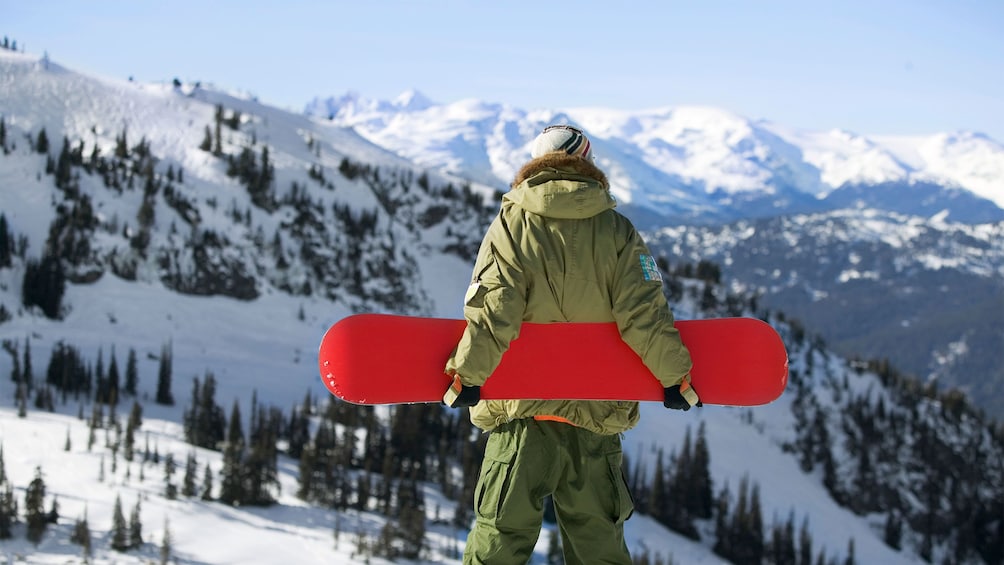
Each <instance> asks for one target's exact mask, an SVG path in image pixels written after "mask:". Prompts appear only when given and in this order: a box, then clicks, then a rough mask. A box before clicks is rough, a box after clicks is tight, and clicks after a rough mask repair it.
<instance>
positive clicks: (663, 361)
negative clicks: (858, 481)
mask: <svg viewBox="0 0 1004 565" xmlns="http://www.w3.org/2000/svg"><path fill="white" fill-rule="evenodd" d="M530 153H531V157H532V159H531V160H530V161H529V162H528V163H527V164H526V165H524V166H523V168H522V169H521V170H520V171H519V172H518V173H517V175H516V178H515V181H514V182H513V184H512V190H510V191H509V192H508V193H507V194H505V196H503V198H502V208H501V210H500V212H499V214H498V216H497V217H496V218H495V220H494V221H493V222H492V224H491V226H490V227H489V228H488V232H487V233H486V234H485V237H484V240H483V241H482V244H481V249H480V251H479V253H478V258H477V261H476V263H475V266H474V273H473V277H472V282H471V286H470V287H469V288H468V290H467V294H466V296H465V298H464V317H465V318H466V319H467V329H466V330H465V331H464V334H463V336H462V337H461V339H460V342H459V344H458V345H457V348H456V350H455V351H454V353H453V355H452V356H451V357H450V359H449V361H448V362H447V365H446V371H447V373H449V374H451V375H453V376H454V380H453V384H452V385H451V387H450V388H449V390H447V391H446V393H445V394H444V397H443V401H444V402H445V403H446V404H447V405H449V406H452V407H464V406H469V407H470V414H471V421H472V422H473V423H474V424H475V425H476V426H478V427H480V428H482V429H483V430H486V431H491V432H492V433H491V435H490V436H489V438H488V444H487V446H486V450H485V459H484V462H483V463H482V467H481V474H480V477H479V479H478V485H477V489H476V491H475V500H474V506H475V514H476V521H475V524H474V528H473V529H472V530H471V533H470V535H469V536H468V538H467V548H466V550H465V552H464V563H469V564H477V563H488V564H491V565H499V564H510V563H526V562H527V561H528V560H529V559H530V557H531V554H532V552H533V547H534V545H535V543H536V541H537V538H538V536H539V533H540V527H541V522H542V518H543V505H544V499H545V497H546V496H547V495H551V496H552V499H553V501H554V508H555V513H556V516H557V519H558V526H559V528H560V530H561V536H562V541H563V550H564V557H565V563H567V564H569V565H571V564H576V563H589V564H597V563H617V564H624V565H630V564H631V558H630V555H629V554H628V550H627V545H626V543H625V541H624V521H625V520H626V519H627V518H628V516H630V514H631V512H632V511H633V509H634V507H633V503H632V501H631V496H630V493H629V492H628V490H627V486H626V483H625V482H624V478H623V476H622V474H621V442H620V436H619V434H620V433H621V432H624V431H626V430H628V429H630V428H632V427H634V426H635V424H637V422H638V403H637V402H628V401H620V402H614V401H570V400H549V401H540V400H492V401H483V402H481V401H480V386H481V384H483V383H484V382H485V381H486V380H487V379H488V378H489V376H491V374H492V372H493V371H494V370H495V367H496V366H497V365H498V363H499V361H500V360H501V358H502V355H503V353H505V351H506V350H507V349H508V347H509V343H510V342H511V341H512V340H513V339H515V338H516V337H517V335H518V334H519V330H520V325H521V323H522V322H543V323H550V322H611V321H614V322H616V323H617V325H618V327H619V328H620V333H621V337H622V338H623V339H624V341H625V342H626V343H627V344H628V345H630V346H631V348H632V349H634V351H635V352H636V353H638V355H639V356H640V357H641V359H642V360H643V361H644V363H645V365H646V366H648V368H649V369H650V370H651V371H652V374H653V375H655V377H656V378H657V379H659V381H660V382H661V383H662V385H663V386H664V387H665V402H664V404H665V405H666V407H668V408H674V409H682V410H688V409H690V407H691V406H694V405H698V404H699V399H698V397H697V394H696V393H695V391H694V390H693V388H692V387H690V386H689V384H690V381H689V373H690V368H691V361H690V354H689V353H688V351H687V349H686V347H684V345H683V343H682V342H681V341H680V336H679V333H678V332H677V330H676V329H675V327H674V325H673V315H672V313H671V312H670V309H669V305H668V304H667V302H666V298H665V296H664V295H663V293H662V279H661V277H660V275H659V270H658V268H657V267H656V265H655V260H654V259H653V257H652V255H651V253H650V252H649V250H648V248H647V246H646V245H645V243H644V241H642V239H641V237H640V236H639V234H638V232H637V231H636V230H635V228H634V227H633V226H632V225H631V223H630V222H629V221H628V220H627V219H626V218H625V217H624V216H622V215H620V214H619V213H617V212H615V211H614V209H613V208H614V206H615V202H614V199H613V197H612V196H611V195H610V192H609V185H608V183H607V179H606V175H604V174H603V172H602V171H600V169H599V168H597V167H596V165H595V164H594V163H593V156H592V146H591V144H590V142H589V139H588V138H587V137H586V136H585V135H584V134H583V133H582V131H580V130H579V129H576V128H574V127H571V126H566V125H558V126H551V127H548V128H546V129H545V130H544V131H543V132H542V133H541V134H540V135H539V136H538V137H537V138H536V139H535V140H534V142H533V146H532V148H531V152H530ZM568 347H573V348H574V347H575V344H574V343H569V344H568ZM540 378H542V379H546V378H548V376H547V375H540Z"/></svg>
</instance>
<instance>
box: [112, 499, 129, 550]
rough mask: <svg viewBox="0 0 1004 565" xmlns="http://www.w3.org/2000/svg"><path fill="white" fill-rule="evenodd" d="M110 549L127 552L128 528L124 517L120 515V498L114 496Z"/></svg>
mask: <svg viewBox="0 0 1004 565" xmlns="http://www.w3.org/2000/svg"><path fill="white" fill-rule="evenodd" d="M111 546H112V549H114V550H115V551H127V550H128V549H129V528H128V526H127V525H126V519H125V515H124V514H123V513H122V498H121V497H119V496H118V495H115V507H114V509H113V510H112V543H111Z"/></svg>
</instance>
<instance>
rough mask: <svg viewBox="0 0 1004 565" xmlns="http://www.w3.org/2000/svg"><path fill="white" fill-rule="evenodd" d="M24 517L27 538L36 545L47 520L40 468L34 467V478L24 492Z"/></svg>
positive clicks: (43, 482) (43, 483)
mask: <svg viewBox="0 0 1004 565" xmlns="http://www.w3.org/2000/svg"><path fill="white" fill-rule="evenodd" d="M24 519H25V522H26V523H27V525H28V540H29V541H31V542H32V543H34V544H35V545H38V542H40V541H42V536H43V535H44V534H45V529H46V526H47V525H48V521H47V520H46V514H45V480H44V479H42V468H41V467H36V468H35V478H34V479H32V481H31V483H29V484H28V488H27V489H26V490H25V493H24Z"/></svg>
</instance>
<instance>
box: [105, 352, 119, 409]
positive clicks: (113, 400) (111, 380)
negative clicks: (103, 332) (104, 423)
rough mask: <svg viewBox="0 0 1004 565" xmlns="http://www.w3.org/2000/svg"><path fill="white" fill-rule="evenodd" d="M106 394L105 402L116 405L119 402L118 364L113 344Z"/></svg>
mask: <svg viewBox="0 0 1004 565" xmlns="http://www.w3.org/2000/svg"><path fill="white" fill-rule="evenodd" d="M107 386H108V394H107V403H108V404H111V405H116V404H118V402H119V386H120V383H119V364H118V361H116V359H115V346H114V345H113V346H112V353H111V361H109V363H108V380H107Z"/></svg>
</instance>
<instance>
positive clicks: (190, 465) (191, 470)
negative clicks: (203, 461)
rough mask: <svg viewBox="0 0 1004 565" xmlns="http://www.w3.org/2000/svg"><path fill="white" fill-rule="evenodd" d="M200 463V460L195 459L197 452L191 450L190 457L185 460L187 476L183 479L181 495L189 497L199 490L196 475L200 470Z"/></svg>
mask: <svg viewBox="0 0 1004 565" xmlns="http://www.w3.org/2000/svg"><path fill="white" fill-rule="evenodd" d="M198 465H199V464H198V462H197V461H196V460H195V452H194V451H191V452H189V453H188V459H186V460H185V476H184V477H183V478H182V480H181V496H184V497H187V498H191V497H193V496H195V494H196V492H197V490H196V487H195V475H196V473H197V472H198V470H199V468H198Z"/></svg>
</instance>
